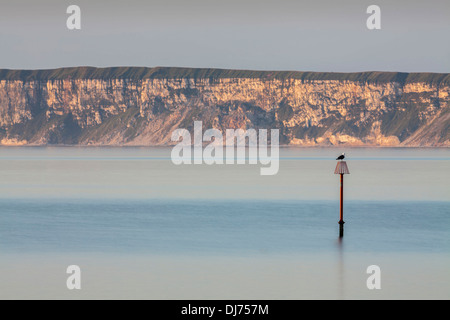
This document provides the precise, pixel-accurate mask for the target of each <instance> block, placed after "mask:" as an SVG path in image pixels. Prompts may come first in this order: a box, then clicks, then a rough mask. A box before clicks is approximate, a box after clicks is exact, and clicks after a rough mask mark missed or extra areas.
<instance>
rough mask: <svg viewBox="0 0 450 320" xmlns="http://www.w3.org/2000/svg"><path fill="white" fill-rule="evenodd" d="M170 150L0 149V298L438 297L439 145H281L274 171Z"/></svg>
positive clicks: (443, 274) (443, 186)
mask: <svg viewBox="0 0 450 320" xmlns="http://www.w3.org/2000/svg"><path fill="white" fill-rule="evenodd" d="M171 152H172V148H169V147H64V146H58V147H2V148H0V299H157V300H158V299H174V300H176V299H274V300H277V299H283V300H298V299H444V300H448V299H449V298H450V272H449V270H450V149H449V148H348V147H341V148H339V147H333V148H297V147H280V154H279V157H280V161H279V170H278V172H277V174H274V175H261V170H260V169H261V167H264V166H267V165H264V164H261V163H260V162H257V163H256V164H250V163H249V161H246V163H245V164H237V163H233V164H211V165H209V164H205V163H202V164H180V165H176V164H174V163H173V161H172V158H171ZM342 152H345V154H346V158H345V161H346V163H347V166H348V169H349V171H350V174H346V175H344V204H343V215H344V217H343V218H344V221H345V224H344V236H343V237H339V224H338V221H339V213H340V212H339V208H340V203H339V199H340V181H339V179H340V176H339V175H336V174H334V170H335V167H336V164H337V161H336V160H335V159H336V157H337V156H339V155H340V154H341V153H342ZM247 160H248V159H247ZM73 265H76V266H78V267H79V270H80V277H79V280H80V283H81V287H80V289H72V290H71V289H69V288H68V284H67V282H68V278H69V277H70V276H71V273H70V272H68V267H69V266H73ZM373 266H376V268H377V269H376V270H378V271H376V272H374V271H373V270H374V269H373ZM375 277H376V280H374V279H375ZM374 281H375V282H376V283H377V287H375V288H374V287H373V285H372V286H371V285H370V284H371V283H372V284H373V283H374Z"/></svg>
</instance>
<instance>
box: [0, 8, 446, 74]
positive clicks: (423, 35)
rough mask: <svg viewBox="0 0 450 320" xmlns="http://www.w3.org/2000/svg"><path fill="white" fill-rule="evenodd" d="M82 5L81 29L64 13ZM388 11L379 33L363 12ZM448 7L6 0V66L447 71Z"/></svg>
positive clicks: (1, 44) (0, 56)
mask: <svg viewBox="0 0 450 320" xmlns="http://www.w3.org/2000/svg"><path fill="white" fill-rule="evenodd" d="M71 4H76V5H78V6H79V7H80V8H81V30H68V29H67V27H66V20H67V18H68V17H69V14H67V13H66V9H67V7H68V6H69V5H71ZM371 4H376V5H378V6H380V8H381V30H369V29H367V27H366V20H367V18H368V17H369V14H367V13H366V9H367V7H368V6H369V5H371ZM449 39H450V0H426V1H422V0H419V1H415V0H395V1H393V0H390V1H387V0H376V1H375V0H315V1H302V0H222V1H218V0H147V1H139V0H121V1H116V0H89V1H86V0H70V1H67V0H59V1H57V0H53V1H50V0H14V1H11V0H9V1H5V0H0V40H1V41H0V68H8V69H43V68H57V67H65V66H86V65H88V66H97V67H106V66H146V67H154V66H180V67H208V68H209V67H214V68H232V69H254V70H299V71H334V72H352V71H373V70H377V71H403V72H450V41H449Z"/></svg>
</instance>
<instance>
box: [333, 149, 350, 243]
mask: <svg viewBox="0 0 450 320" xmlns="http://www.w3.org/2000/svg"><path fill="white" fill-rule="evenodd" d="M337 159H338V160H340V161H338V163H337V165H336V169H334V174H339V175H340V176H341V188H340V212H339V222H338V223H339V237H340V238H342V237H343V236H344V223H345V222H344V174H350V171H348V167H347V162H345V161H342V159H344V155H342V156H340V157H338V158H337Z"/></svg>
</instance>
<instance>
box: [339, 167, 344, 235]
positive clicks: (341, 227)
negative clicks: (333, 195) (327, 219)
mask: <svg viewBox="0 0 450 320" xmlns="http://www.w3.org/2000/svg"><path fill="white" fill-rule="evenodd" d="M344 223H345V222H344V174H343V173H341V210H340V215H339V237H341V238H342V237H343V236H344Z"/></svg>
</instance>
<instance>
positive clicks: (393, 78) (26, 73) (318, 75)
mask: <svg viewBox="0 0 450 320" xmlns="http://www.w3.org/2000/svg"><path fill="white" fill-rule="evenodd" d="M183 78H189V79H226V78H256V79H280V80H287V79H302V80H304V81H314V80H341V81H344V80H347V81H357V82H364V83H382V82H399V83H413V82H427V83H433V84H437V83H443V84H450V74H449V73H403V72H353V73H339V72H301V71H251V70H231V69H206V68H175V67H155V68H146V67H110V68H95V67H71V68H59V69H48V70H9V69H0V80H22V81H33V80H42V81H47V80H65V79H103V80H108V79H130V80H142V79H183Z"/></svg>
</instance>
